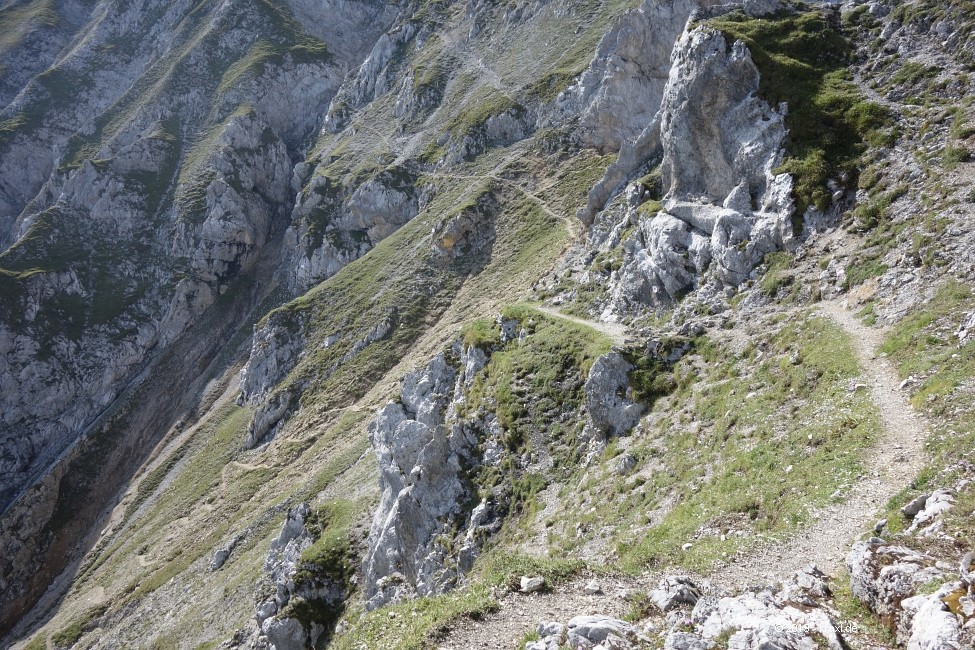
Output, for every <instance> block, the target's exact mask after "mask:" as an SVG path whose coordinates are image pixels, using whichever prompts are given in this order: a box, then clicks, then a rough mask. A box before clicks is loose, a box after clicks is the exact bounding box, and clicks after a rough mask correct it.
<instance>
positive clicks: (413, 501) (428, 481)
mask: <svg viewBox="0 0 975 650" xmlns="http://www.w3.org/2000/svg"><path fill="white" fill-rule="evenodd" d="M472 361H473V360H472V359H470V358H468V359H466V360H464V361H463V362H462V364H461V367H462V368H465V369H466V368H467V366H468V365H469V364H470V363H471V362H472ZM475 363H476V361H475ZM457 382H458V372H457V369H456V368H455V367H454V366H453V365H452V364H450V363H448V361H447V359H446V357H445V356H444V355H443V354H441V355H438V356H437V357H436V358H434V360H433V361H432V362H430V364H429V365H427V366H426V367H425V368H422V369H420V370H417V371H415V372H413V373H410V374H409V375H407V376H406V377H404V378H403V380H402V382H401V389H402V390H401V396H400V399H401V402H400V403H390V404H388V405H386V406H385V407H383V408H382V409H381V410H380V411H379V413H378V414H377V416H376V419H375V420H374V421H373V422H372V424H371V425H370V426H369V437H370V440H371V442H372V445H373V448H374V450H375V452H376V460H377V461H378V464H379V471H380V478H379V482H380V488H381V490H382V496H381V500H380V503H379V507H378V508H377V509H376V515H375V517H374V519H373V523H372V530H371V531H370V534H369V550H368V552H367V554H366V557H365V560H364V562H363V574H364V576H365V589H366V594H365V595H366V599H367V602H368V607H369V608H374V607H379V606H381V605H383V604H386V603H388V602H392V601H395V600H399V599H402V598H404V597H407V596H410V595H412V594H414V593H415V594H418V595H429V594H433V593H438V592H440V591H443V590H444V589H445V588H447V587H448V585H449V584H451V582H452V581H453V580H456V577H457V570H456V569H453V568H450V567H445V566H444V557H445V555H446V553H445V549H443V548H438V545H437V544H436V543H435V540H434V537H435V535H436V534H437V533H438V532H443V531H445V529H446V527H447V526H449V525H450V523H451V522H452V521H454V520H456V519H457V518H458V517H460V516H462V515H463V514H464V513H463V512H462V504H463V502H464V501H465V500H466V499H467V497H468V492H467V490H468V488H467V487H466V485H465V484H464V481H463V478H464V476H465V465H466V464H468V463H470V462H471V460H472V458H471V456H472V452H473V450H474V447H475V444H476V442H477V441H476V438H475V437H474V436H473V434H472V433H471V432H470V431H469V430H465V427H464V426H462V425H461V424H460V423H457V422H456V421H453V422H452V423H451V425H450V426H448V425H447V424H446V423H447V420H448V412H447V411H448V407H449V405H450V403H451V401H452V399H453V396H454V391H455V385H456V384H457ZM451 419H452V418H451ZM478 518H480V517H472V521H471V523H472V525H474V523H475V520H477V519H478ZM467 555H468V557H467V559H466V560H465V561H462V565H466V567H467V568H469V566H470V562H471V561H472V560H473V557H470V555H471V553H470V552H469V553H468V554H467Z"/></svg>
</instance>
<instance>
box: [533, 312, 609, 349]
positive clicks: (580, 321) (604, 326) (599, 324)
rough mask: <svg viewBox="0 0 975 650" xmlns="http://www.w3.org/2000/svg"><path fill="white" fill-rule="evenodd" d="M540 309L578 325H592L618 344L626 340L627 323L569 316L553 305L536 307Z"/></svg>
mask: <svg viewBox="0 0 975 650" xmlns="http://www.w3.org/2000/svg"><path fill="white" fill-rule="evenodd" d="M535 309H537V310H538V311H540V312H542V313H543V314H548V315H549V316H554V317H555V318H561V319H563V320H567V321H570V322H573V323H575V324H576V325H584V326H585V327H591V328H592V329H594V330H596V331H597V332H601V333H603V334H605V335H606V336H608V337H609V338H611V339H612V340H613V343H615V344H616V345H623V344H624V343H625V342H626V325H622V324H620V323H605V322H603V321H595V320H586V319H584V318H576V317H575V316H569V315H567V314H563V313H562V312H560V311H559V310H558V309H555V308H553V307H545V306H539V307H536V308H535Z"/></svg>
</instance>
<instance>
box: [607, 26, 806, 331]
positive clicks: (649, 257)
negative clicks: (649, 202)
mask: <svg viewBox="0 0 975 650" xmlns="http://www.w3.org/2000/svg"><path fill="white" fill-rule="evenodd" d="M758 83H759V77H758V70H757V69H756V68H755V65H754V63H753V62H752V60H751V56H750V55H749V53H748V50H747V48H746V47H745V46H744V44H742V43H741V42H737V43H735V44H733V45H732V46H731V48H730V49H729V48H728V44H727V43H726V41H725V38H724V36H723V35H721V34H720V33H718V32H715V31H713V30H711V29H709V28H707V27H698V28H696V29H694V30H692V31H690V32H687V33H685V34H684V35H683V36H682V37H681V39H680V41H679V43H678V44H677V46H676V48H675V50H674V57H673V67H672V68H671V70H670V77H669V81H668V84H667V87H666V89H665V91H664V97H663V101H662V106H661V110H660V113H659V115H658V119H659V129H660V146H661V151H662V154H663V162H662V163H661V175H662V182H663V188H664V192H665V197H664V201H663V207H664V210H663V211H661V212H659V213H656V214H641V213H640V212H639V211H637V210H634V209H633V208H632V207H631V208H630V209H628V210H626V212H625V215H624V219H625V220H626V221H628V222H630V223H632V224H634V225H636V226H637V228H636V229H635V230H634V231H633V234H632V235H630V236H629V237H628V238H627V239H626V240H625V241H624V242H623V248H624V251H625V257H624V261H623V267H622V269H621V270H620V271H619V272H618V274H617V275H616V276H615V277H614V279H613V281H612V287H611V294H612V303H611V306H610V307H609V308H608V309H607V312H606V313H604V316H606V317H608V316H611V315H612V314H613V313H617V312H626V311H631V310H633V309H639V308H640V306H641V305H642V306H651V307H662V306H665V305H670V304H673V303H674V302H676V301H677V300H678V299H679V298H680V297H682V296H683V295H684V294H685V293H686V292H688V291H690V290H693V289H696V288H698V287H699V286H701V285H703V284H708V283H710V284H713V285H714V286H715V287H716V288H718V289H720V288H722V287H725V286H731V287H735V286H738V285H739V284H741V283H742V282H744V281H745V280H746V279H747V278H748V277H749V274H750V273H751V271H752V269H754V268H755V267H756V266H757V265H758V264H760V263H761V261H762V259H763V258H764V256H765V254H766V253H768V252H771V251H774V250H780V249H782V248H785V247H787V246H789V245H790V244H791V242H792V239H793V235H792V224H791V216H792V213H793V211H794V207H793V204H792V200H791V191H792V181H791V178H790V177H789V176H788V175H785V174H781V175H775V174H773V173H772V170H773V169H774V168H775V167H776V166H777V165H778V164H779V163H780V162H781V160H782V157H783V155H784V149H783V143H784V140H785V135H786V129H785V123H784V115H783V112H782V111H781V110H778V109H775V108H773V107H771V106H769V105H768V104H767V103H766V102H765V101H763V100H762V99H759V98H758V97H757V96H756V93H757V91H758ZM614 214H615V213H614Z"/></svg>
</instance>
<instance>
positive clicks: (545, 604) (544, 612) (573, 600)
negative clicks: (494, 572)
mask: <svg viewBox="0 0 975 650" xmlns="http://www.w3.org/2000/svg"><path fill="white" fill-rule="evenodd" d="M592 579H593V577H592V576H585V577H579V578H576V579H574V580H572V581H570V582H569V583H567V584H565V585H560V586H559V587H558V588H557V589H556V590H553V591H550V592H546V593H533V594H521V593H507V594H505V595H504V596H502V597H501V598H500V599H499V605H500V609H499V610H498V611H496V612H494V613H492V614H488V615H487V616H485V617H483V618H482V619H481V620H479V621H471V620H469V619H461V620H460V621H458V622H457V627H455V628H453V629H451V630H447V631H445V634H444V638H443V639H442V640H441V641H440V642H439V643H438V645H437V647H438V648H439V649H440V650H480V649H482V648H504V649H505V650H510V649H511V648H520V647H521V645H520V644H519V642H520V641H521V640H522V639H524V638H525V635H526V634H528V633H529V632H533V631H535V630H536V629H537V628H538V624H539V622H541V621H562V622H564V621H568V620H569V619H570V618H572V617H574V616H582V615H588V614H604V615H608V616H615V617H617V618H618V617H621V616H623V615H625V614H626V612H627V611H628V609H629V605H628V604H627V598H626V596H627V594H628V593H629V592H630V590H631V589H632V588H633V584H634V582H635V580H634V579H630V578H606V577H601V578H596V582H597V583H598V584H599V586H600V587H601V588H602V590H603V593H602V594H599V595H595V596H590V595H586V594H585V593H584V591H583V590H584V589H585V586H586V584H588V583H589V581H590V580H592ZM647 584H648V585H649V581H648V582H647ZM641 588H644V589H645V588H646V586H643V587H641Z"/></svg>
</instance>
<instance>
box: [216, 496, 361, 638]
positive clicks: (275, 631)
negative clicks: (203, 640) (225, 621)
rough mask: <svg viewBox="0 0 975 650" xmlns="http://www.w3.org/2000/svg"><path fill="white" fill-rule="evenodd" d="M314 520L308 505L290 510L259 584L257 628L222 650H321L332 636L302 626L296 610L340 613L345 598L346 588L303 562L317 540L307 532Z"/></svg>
mask: <svg viewBox="0 0 975 650" xmlns="http://www.w3.org/2000/svg"><path fill="white" fill-rule="evenodd" d="M312 514H313V513H312V509H311V507H310V506H309V505H308V504H307V503H300V504H298V505H297V506H295V507H293V508H291V509H290V510H288V514H287V517H286V518H285V521H284V524H282V526H281V531H280V533H278V536H277V537H276V538H275V539H274V540H273V541H272V542H271V547H270V549H269V550H268V553H267V558H266V559H265V561H264V575H263V576H262V577H261V578H260V579H259V580H258V582H257V588H256V593H255V614H254V623H255V626H254V627H249V628H247V629H244V630H241V631H239V632H238V633H237V634H236V635H235V636H234V638H233V639H232V640H230V641H228V642H226V643H224V644H223V645H222V646H221V647H225V648H247V649H249V650H305V649H306V648H316V647H319V646H320V645H321V642H322V640H323V639H325V638H326V635H327V634H329V633H330V632H331V631H330V630H327V629H326V628H325V627H324V625H322V624H321V623H319V622H316V621H308V620H299V618H298V615H297V614H296V611H295V607H294V605H295V603H312V604H313V606H314V607H315V608H318V609H321V608H325V609H328V608H340V607H341V606H342V602H343V600H344V599H345V597H346V593H345V591H346V585H345V584H342V583H341V582H340V581H336V580H334V579H333V577H332V576H319V575H315V572H314V567H312V568H311V570H309V567H308V566H307V563H304V562H302V560H301V555H302V551H304V550H305V549H307V548H308V547H309V546H311V545H312V544H313V543H314V542H315V534H314V533H313V532H312V531H311V530H309V521H310V519H311V517H312ZM303 570H304V574H303V575H302V573H301V572H302V571H303ZM289 606H290V607H289Z"/></svg>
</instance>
